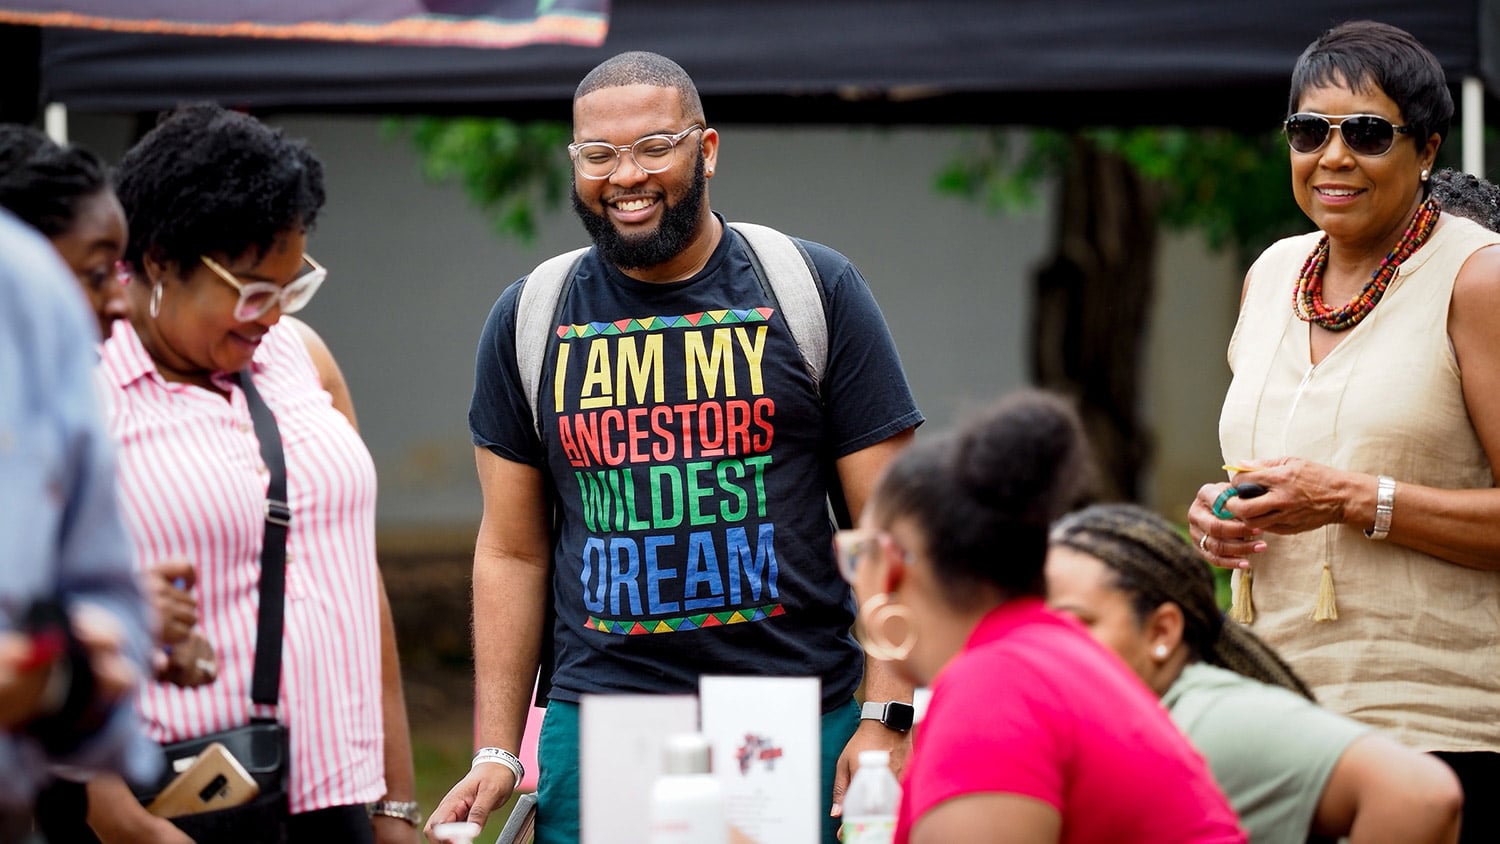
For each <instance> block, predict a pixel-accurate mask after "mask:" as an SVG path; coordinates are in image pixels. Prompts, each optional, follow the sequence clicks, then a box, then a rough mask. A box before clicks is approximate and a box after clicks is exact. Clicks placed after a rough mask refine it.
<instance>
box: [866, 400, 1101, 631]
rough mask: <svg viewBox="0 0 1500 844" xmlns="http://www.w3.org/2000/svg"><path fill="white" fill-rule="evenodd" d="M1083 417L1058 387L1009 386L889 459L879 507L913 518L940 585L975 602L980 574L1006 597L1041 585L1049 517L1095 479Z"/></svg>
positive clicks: (876, 501) (882, 515)
mask: <svg viewBox="0 0 1500 844" xmlns="http://www.w3.org/2000/svg"><path fill="white" fill-rule="evenodd" d="M1093 476H1094V475H1093V468H1092V459H1091V455H1090V449H1089V446H1088V442H1087V439H1086V438H1085V435H1084V432H1083V424H1082V423H1081V422H1080V421H1079V418H1078V414H1077V412H1076V411H1075V410H1074V408H1073V406H1072V405H1071V404H1070V403H1069V402H1068V401H1067V400H1066V399H1064V398H1062V397H1061V396H1058V395H1056V394H1053V393H1049V392H1046V391H1043V390H1035V389H1025V390H1019V391H1016V392H1012V393H1010V394H1007V395H1006V396H1004V397H1002V398H1000V399H999V400H998V401H996V402H994V403H993V404H991V405H990V406H989V407H987V408H986V409H985V410H983V411H981V412H980V413H979V414H978V415H977V416H975V417H973V418H972V419H971V420H969V421H968V422H966V423H965V424H964V425H963V426H962V427H960V428H959V429H958V430H956V431H955V432H953V433H951V434H946V435H941V436H938V437H935V438H932V439H924V440H921V441H919V442H917V443H916V444H914V445H912V446H911V447H909V448H907V449H905V450H904V451H902V452H901V454H900V455H899V456H897V457H896V459H895V460H893V461H892V462H891V463H890V465H889V466H887V468H886V470H885V471H884V473H882V475H881V479H880V481H879V482H878V483H877V485H876V489H875V492H874V495H873V497H872V498H871V501H872V507H873V513H874V515H875V517H876V518H877V519H878V520H880V521H882V522H886V523H888V522H889V521H891V520H892V519H895V518H899V517H910V518H913V519H914V520H915V521H916V522H917V524H918V526H919V527H920V529H921V531H922V533H923V534H924V535H925V538H926V541H927V545H928V547H927V551H928V554H929V555H930V557H931V558H932V565H933V567H934V569H935V570H936V571H937V572H938V574H939V575H940V582H941V583H942V584H943V590H944V595H945V596H946V597H947V598H948V600H949V601H951V602H952V603H953V604H954V605H956V606H970V605H972V603H973V601H974V599H975V597H976V591H975V589H974V588H973V587H974V586H975V585H977V584H986V585H992V586H997V587H999V588H1000V590H1001V591H1002V592H1004V593H1005V594H1006V595H1007V596H1009V597H1022V596H1040V595H1042V594H1044V593H1045V589H1046V585H1045V581H1044V579H1043V567H1044V565H1045V563H1046V556H1047V530H1048V527H1049V526H1050V525H1051V523H1052V520H1053V519H1056V518H1057V517H1058V516H1060V515H1062V514H1063V513H1065V512H1067V511H1068V510H1071V509H1073V508H1074V507H1076V506H1077V505H1078V504H1080V503H1082V501H1083V499H1084V498H1085V497H1086V495H1087V494H1088V490H1089V488H1090V484H1091V481H1092V480H1093Z"/></svg>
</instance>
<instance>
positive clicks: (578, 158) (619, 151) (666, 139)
mask: <svg viewBox="0 0 1500 844" xmlns="http://www.w3.org/2000/svg"><path fill="white" fill-rule="evenodd" d="M701 131H704V127H703V125H702V124H701V123H694V124H693V125H691V126H689V127H687V128H686V129H683V130H682V131H681V132H678V133H677V134H675V135H646V136H645V137H642V138H637V139H636V140H635V142H634V143H631V144H628V145H626V146H618V145H616V144H607V143H605V142H603V141H585V142H583V143H577V144H568V155H569V157H571V158H572V159H573V169H575V170H577V171H578V175H580V176H582V177H584V178H585V179H593V180H595V181H599V180H603V179H608V178H609V177H610V176H613V175H614V174H615V171H616V170H619V169H620V161H621V160H623V158H624V155H625V153H627V152H628V153H630V160H631V161H632V162H634V163H635V166H636V167H637V168H639V169H640V171H641V172H642V173H651V174H656V173H662V172H665V171H666V170H668V169H669V168H671V166H672V164H673V162H674V161H675V160H676V156H677V145H678V144H679V143H681V142H682V140H683V139H684V138H686V137H687V136H688V135H690V134H692V133H693V132H701Z"/></svg>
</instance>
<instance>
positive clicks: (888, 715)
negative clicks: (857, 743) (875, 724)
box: [859, 700, 916, 733]
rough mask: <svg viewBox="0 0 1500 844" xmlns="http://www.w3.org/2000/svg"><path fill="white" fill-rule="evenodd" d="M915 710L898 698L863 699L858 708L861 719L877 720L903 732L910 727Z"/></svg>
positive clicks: (888, 727)
mask: <svg viewBox="0 0 1500 844" xmlns="http://www.w3.org/2000/svg"><path fill="white" fill-rule="evenodd" d="M915 712H916V710H915V709H914V708H913V707H912V705H911V704H909V703H907V702H905V701H900V700H885V701H876V700H870V701H865V702H864V703H863V704H862V705H861V706H860V708H859V718H860V720H861V721H879V722H880V723H881V725H882V726H884V727H886V728H887V729H891V730H895V731H896V732H900V733H904V732H906V731H907V730H910V729H911V725H912V718H913V715H914V714H915Z"/></svg>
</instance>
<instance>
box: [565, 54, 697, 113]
mask: <svg viewBox="0 0 1500 844" xmlns="http://www.w3.org/2000/svg"><path fill="white" fill-rule="evenodd" d="M622 85H655V86H656V87H658V88H673V89H675V90H676V91H677V96H678V100H679V102H680V103H681V106H682V113H683V115H685V116H686V117H688V118H691V119H695V120H698V121H700V122H701V121H702V120H703V119H704V117H703V102H702V101H701V100H699V99H698V86H697V85H694V84H693V78H692V77H691V76H688V74H687V71H685V70H683V69H682V66H681V65H679V64H677V62H674V61H672V60H671V59H669V58H667V57H666V56H663V55H660V54H657V53H648V52H646V51H644V50H632V51H630V52H626V53H620V54H619V55H617V56H614V57H612V58H608V59H605V60H604V61H603V62H600V63H599V65H598V66H597V67H595V68H594V69H593V70H591V71H589V72H588V75H587V76H585V77H583V81H582V82H579V83H578V90H577V91H575V92H574V93H573V102H575V103H576V102H578V101H579V100H580V99H581V98H583V96H584V95H585V94H592V93H593V92H595V91H598V90H599V89H601V88H618V87H620V86H622Z"/></svg>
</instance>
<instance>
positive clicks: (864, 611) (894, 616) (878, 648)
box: [859, 592, 917, 662]
mask: <svg viewBox="0 0 1500 844" xmlns="http://www.w3.org/2000/svg"><path fill="white" fill-rule="evenodd" d="M892 621H895V622H897V623H898V624H900V625H901V626H903V627H905V628H906V635H905V637H903V638H902V640H901V641H900V642H893V641H891V637H890V636H889V635H888V634H887V632H886V625H888V624H890V622H892ZM859 625H860V627H861V628H863V629H864V632H865V642H864V645H865V653H868V654H869V655H870V656H873V657H875V658H876V659H881V660H885V661H887V662H899V661H901V660H903V659H906V658H907V657H908V656H910V655H911V650H912V648H913V647H915V646H916V644H917V631H916V627H915V625H913V624H912V614H911V610H909V609H907V608H906V607H905V606H904V605H902V604H895V603H892V602H891V596H890V595H889V594H887V593H885V592H881V593H880V594H878V595H871V596H870V600H868V601H865V602H864V603H863V604H862V605H860V608H859Z"/></svg>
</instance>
